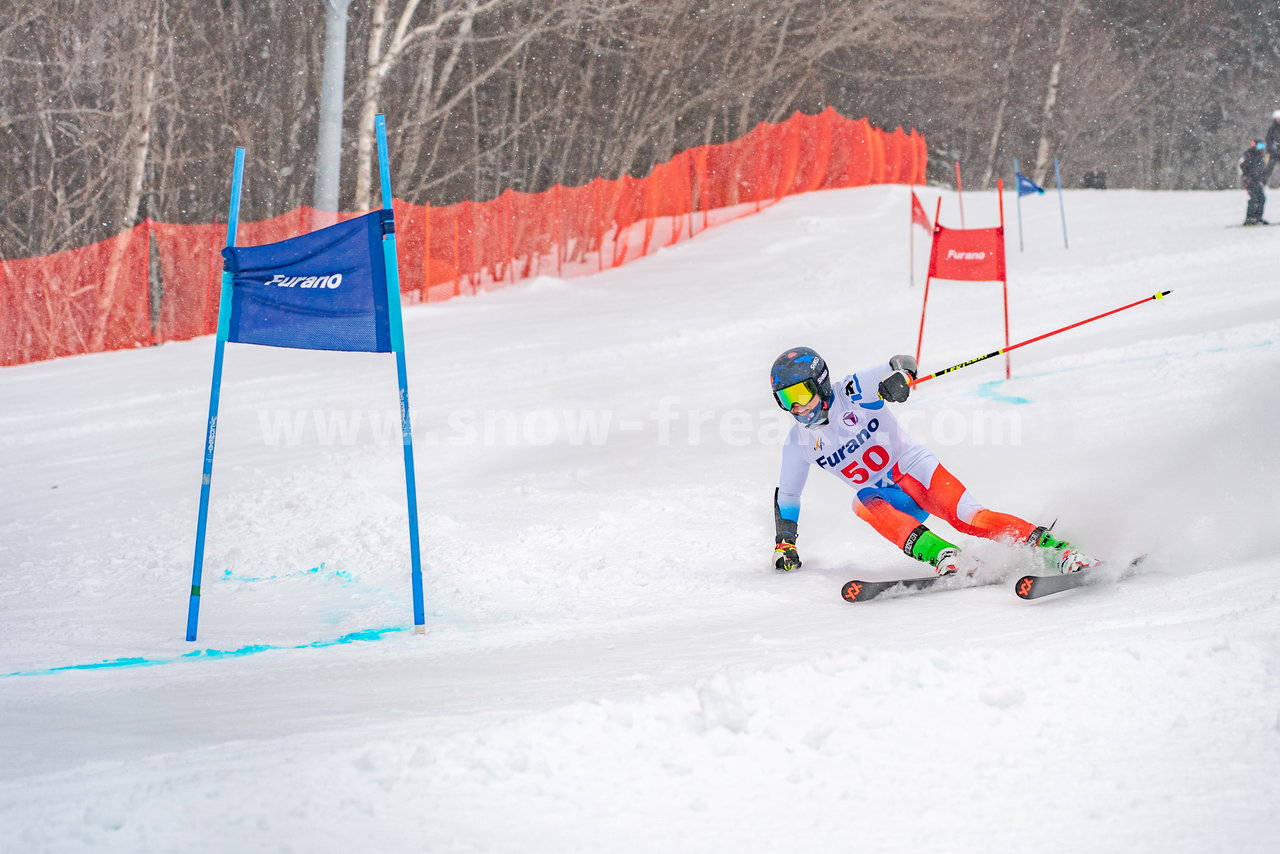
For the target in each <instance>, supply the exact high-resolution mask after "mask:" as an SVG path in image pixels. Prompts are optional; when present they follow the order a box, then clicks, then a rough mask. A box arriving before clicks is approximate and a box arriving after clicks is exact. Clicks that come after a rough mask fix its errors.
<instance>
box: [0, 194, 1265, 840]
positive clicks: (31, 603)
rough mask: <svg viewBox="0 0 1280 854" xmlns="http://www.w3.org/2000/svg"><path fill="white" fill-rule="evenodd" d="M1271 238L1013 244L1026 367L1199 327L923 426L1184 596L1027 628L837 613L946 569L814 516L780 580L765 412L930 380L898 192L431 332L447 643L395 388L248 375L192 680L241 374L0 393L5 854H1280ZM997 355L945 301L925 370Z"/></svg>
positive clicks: (996, 485)
mask: <svg viewBox="0 0 1280 854" xmlns="http://www.w3.org/2000/svg"><path fill="white" fill-rule="evenodd" d="M921 194H922V196H923V198H924V200H925V206H926V208H927V209H928V210H929V211H930V213H932V211H933V199H934V198H936V196H937V195H938V191H935V190H923V191H921ZM944 196H945V198H944V206H943V211H944V212H943V217H944V223H946V224H949V225H953V226H954V225H958V215H957V205H956V200H955V198H954V195H952V194H950V193H944ZM964 201H965V209H966V215H967V220H968V225H969V226H971V227H978V226H986V225H992V224H994V223H995V219H996V199H995V196H994V194H992V193H986V194H982V193H969V194H967V195H966V197H965V200H964ZM1244 201H1245V200H1244V196H1243V194H1241V193H1237V192H1231V193H1158V194H1157V193H1140V192H1129V191H1107V192H1084V191H1081V192H1069V193H1068V194H1067V198H1066V206H1067V211H1068V215H1069V217H1070V220H1069V226H1070V241H1071V248H1070V249H1064V248H1063V245H1062V234H1061V226H1060V223H1059V219H1058V210H1057V206H1056V200H1053V199H1052V197H1046V198H1044V199H1034V198H1033V199H1027V200H1024V202H1023V215H1024V222H1025V228H1026V234H1025V242H1026V251H1025V252H1019V251H1018V248H1017V247H1018V243H1017V228H1018V226H1017V222H1016V219H1015V208H1014V206H1013V199H1012V197H1009V198H1007V199H1006V202H1007V204H1006V212H1007V214H1008V220H1009V221H1008V245H1009V247H1010V257H1009V276H1010V315H1011V320H1012V327H1013V337H1014V340H1015V341H1016V340H1020V339H1022V338H1026V337H1030V336H1032V335H1036V334H1039V333H1041V332H1045V331H1048V330H1049V329H1053V328H1056V327H1058V326H1062V325H1064V324H1066V323H1070V322H1073V321H1075V320H1079V319H1082V318H1084V317H1088V316H1090V315H1093V314H1097V313H1099V312H1101V311H1105V310H1107V309H1110V308H1113V307H1116V306H1118V305H1122V304H1124V303H1127V302H1132V301H1133V300H1136V299H1140V298H1142V297H1144V296H1148V295H1150V294H1151V293H1153V292H1155V291H1157V290H1162V289H1167V288H1172V289H1173V290H1174V294H1173V295H1172V296H1171V297H1170V298H1169V299H1167V300H1163V301H1160V302H1154V303H1150V304H1148V305H1144V306H1142V307H1139V308H1136V309H1133V310H1132V311H1128V312H1124V313H1122V314H1119V315H1116V316H1114V317H1110V318H1107V319H1105V320H1102V321H1099V322H1098V323H1095V324H1091V325H1088V326H1085V327H1082V328H1080V329H1077V330H1074V331H1072V332H1068V333H1066V334H1063V335H1061V336H1057V337H1055V338H1052V339H1049V340H1047V341H1044V342H1042V343H1038V344H1035V345H1032V346H1030V347H1027V348H1024V349H1022V350H1019V351H1018V352H1017V353H1015V354H1014V356H1013V366H1014V378H1013V379H1012V380H1010V381H1006V380H1004V373H1003V364H1002V362H1001V360H999V359H992V360H989V361H987V362H985V363H983V364H981V365H977V366H975V367H972V368H968V369H965V370H964V371H960V372H957V373H956V374H953V375H950V376H947V377H944V378H941V379H938V380H935V381H932V382H930V383H927V384H925V385H923V386H921V387H920V388H918V389H917V390H916V392H915V393H914V394H913V396H912V398H911V400H910V401H909V402H908V403H907V404H905V405H904V406H903V407H901V408H900V410H899V411H900V412H901V413H903V417H904V418H905V419H906V420H907V423H908V424H909V425H910V426H911V428H912V429H913V431H914V432H916V433H917V435H919V436H920V437H921V438H923V439H924V440H925V441H926V442H927V443H928V444H930V445H931V446H932V447H933V448H934V449H935V451H936V452H937V453H938V454H939V456H940V457H941V458H942V460H943V461H944V462H945V463H946V464H947V466H948V467H949V468H950V469H951V470H952V471H954V472H956V474H957V475H958V476H960V477H961V479H963V480H964V481H965V482H966V483H967V484H968V485H969V487H970V488H971V489H972V490H973V491H974V493H975V494H976V495H977V496H978V498H979V499H980V500H982V501H983V502H984V503H987V504H989V505H991V506H993V507H996V508H999V509H1005V510H1008V511H1010V512H1014V513H1018V514H1020V515H1023V516H1026V517H1029V518H1033V519H1036V520H1040V521H1043V522H1045V523H1047V522H1049V521H1052V520H1054V519H1057V520H1058V527H1057V529H1056V530H1058V531H1060V532H1062V533H1063V534H1065V535H1066V536H1068V537H1070V538H1071V539H1073V540H1075V541H1077V542H1078V543H1080V544H1081V545H1082V546H1084V547H1085V548H1086V550H1088V551H1091V552H1094V553H1098V554H1100V555H1105V556H1111V557H1114V558H1117V559H1118V558H1122V557H1125V556H1128V555H1132V554H1137V553H1140V552H1149V553H1150V557H1149V559H1148V560H1147V562H1146V563H1145V564H1144V569H1143V571H1142V572H1141V573H1139V574H1137V575H1135V576H1134V577H1132V578H1129V579H1126V580H1123V581H1121V582H1120V583H1117V584H1114V585H1110V586H1099V587H1093V588H1089V589H1087V590H1083V591H1079V592H1074V593H1069V594H1064V595H1063V596H1061V597H1056V598H1052V599H1048V600H1044V601H1041V602H1038V603H1024V602H1022V601H1020V600H1018V599H1016V598H1015V597H1014V595H1013V593H1012V591H1011V589H1010V586H1009V585H1007V584H1005V585H998V586H993V587H984V588H975V589H971V590H964V591H955V592H945V593H937V594H929V595H920V596H914V597H903V598H898V599H891V600H887V601H876V602H870V603H866V604H860V605H849V604H847V603H845V602H843V601H842V600H841V599H840V597H839V590H840V586H841V584H842V583H843V582H844V581H846V580H848V579H849V578H852V577H854V576H862V577H875V578H887V577H905V576H908V575H912V574H916V573H917V572H918V567H917V566H916V565H914V564H912V562H911V561H909V560H908V559H907V558H905V557H904V556H902V555H901V554H900V553H898V552H897V551H896V550H895V549H894V548H893V547H892V546H890V545H889V544H887V543H886V542H884V541H883V540H881V539H880V538H879V537H878V536H877V535H876V534H875V533H874V532H873V531H872V530H871V529H870V528H868V527H866V526H865V525H863V524H862V523H861V522H859V521H858V520H857V519H856V518H855V517H854V516H853V514H852V513H851V511H850V508H849V500H850V498H851V494H850V493H849V492H848V490H847V489H845V488H844V487H842V486H841V485H840V484H837V483H835V482H834V480H833V479H830V478H825V477H823V476H822V475H820V474H815V475H814V476H813V477H812V478H810V484H809V487H808V490H807V491H806V495H805V506H804V510H803V513H802V517H801V528H800V530H801V540H800V542H801V554H802V556H803V558H804V560H805V565H804V568H803V570H801V571H800V572H797V573H794V574H791V575H786V576H780V575H777V574H775V573H774V572H773V571H772V570H771V569H770V568H769V561H770V557H771V549H772V536H773V529H772V505H771V499H772V492H773V487H774V479H775V476H776V471H777V462H778V454H779V446H778V445H779V441H780V437H781V434H782V431H783V429H784V428H785V427H786V420H787V416H786V415H784V414H783V413H781V412H779V411H778V410H777V409H776V408H775V407H774V406H773V404H772V402H771V399H770V395H769V391H768V388H767V385H766V383H767V380H766V374H767V369H768V366H769V364H770V362H771V361H772V359H773V357H774V356H775V355H776V354H777V353H778V352H779V351H780V350H782V349H783V348H785V347H788V346H793V345H796V344H806V345H809V346H812V347H814V348H816V349H817V350H819V352H821V353H823V354H824V355H825V356H826V357H827V359H828V361H829V362H831V363H832V364H833V367H834V369H835V370H836V371H837V372H847V371H849V370H853V369H855V368H858V367H862V366H865V365H867V364H871V363H875V362H878V361H882V360H883V359H884V358H886V357H887V356H889V355H891V354H893V353H895V352H911V351H912V350H913V349H914V346H915V334H916V326H917V323H918V320H919V311H920V297H921V292H922V287H921V285H922V283H923V274H922V271H923V268H924V262H925V257H926V245H925V244H926V240H925V239H924V234H923V232H918V233H917V235H916V251H917V259H916V271H917V272H916V283H915V286H914V287H911V286H910V285H909V282H908V267H907V262H908V257H907V240H908V225H907V212H908V195H907V190H906V189H905V188H899V187H877V188H865V189H858V190H846V191H834V192H824V193H814V194H810V195H807V196H803V197H797V198H792V199H788V200H785V201H784V202H782V203H780V204H778V205H777V206H775V207H773V208H770V209H768V210H767V211H765V212H764V213H762V214H760V215H759V216H756V217H752V218H748V219H746V220H742V221H739V222H736V223H733V224H730V225H726V226H723V227H721V228H718V229H714V230H712V231H710V232H707V233H706V234H704V235H701V236H699V237H698V238H696V239H695V240H693V241H690V242H688V243H685V244H682V245H679V246H676V247H672V248H670V249H668V250H665V251H663V252H661V253H659V254H658V255H656V256H654V257H651V258H648V259H645V260H642V261H640V262H638V263H635V264H633V265H631V266H628V267H625V268H622V269H619V270H615V271H612V272H608V273H604V274H601V275H597V276H592V277H589V278H583V279H575V280H570V281H560V280H555V279H548V278H543V279H538V280H535V281H533V282H532V283H529V284H527V285H524V286H520V287H516V288H513V289H509V290H506V291H501V292H494V293H489V294H483V295H481V296H479V297H476V298H473V299H463V300H457V301H453V302H450V303H445V304H441V305H437V306H426V307H419V308H412V309H409V310H408V311H407V312H406V316H405V322H406V334H407V336H408V341H409V353H408V358H409V371H410V380H411V389H410V396H411V400H412V403H413V406H414V409H415V434H416V440H417V443H416V451H417V477H418V483H419V492H420V501H421V506H422V523H423V536H424V563H425V584H426V596H427V611H428V623H429V626H430V632H429V633H428V634H427V635H426V636H425V637H419V636H415V635H413V634H412V633H411V632H410V631H407V628H408V626H409V625H410V622H411V613H410V598H409V593H410V591H409V581H408V546H407V538H406V534H405V511H404V494H403V470H402V461H401V451H400V446H399V444H398V442H397V438H398V436H397V429H396V418H397V411H396V394H395V372H394V366H393V363H392V361H391V360H390V358H389V357H387V356H373V355H363V354H334V353H311V352H292V351H281V350H274V349H271V348H255V347H242V346H239V345H232V346H231V347H229V348H228V356H227V365H226V373H225V383H224V387H223V395H222V409H221V418H220V422H219V428H220V429H219V435H218V448H217V463H216V467H215V471H214V480H213V502H212V512H211V519H210V539H209V546H208V554H207V562H206V568H205V575H204V582H205V583H204V597H203V600H204V604H203V613H202V622H201V635H200V640H199V641H198V642H197V643H195V644H188V643H186V642H184V641H183V628H184V622H185V617H186V602H187V593H188V585H189V579H190V571H191V554H192V544H193V540H194V528H195V518H196V506H197V498H198V488H199V474H200V463H201V448H202V444H203V438H204V419H205V411H206V407H207V401H208V383H209V369H210V365H211V362H212V350H213V343H212V340H210V339H203V340H199V341H193V342H187V343H182V344H173V345H168V346H165V347H162V348H159V349H152V350H140V351H132V352H122V353H109V354H101V355H92V356H83V357H78V358H73V359H64V360H59V361H55V362H48V363H40V364H34V365H27V366H21V367H13V368H5V369H3V370H0V471H2V472H3V483H4V488H3V490H2V491H0V768H2V769H3V771H4V773H3V774H0V839H4V840H5V842H4V844H3V846H0V847H3V848H4V849H5V850H11V851H20V852H69V851H87V850H93V851H119V852H144V851H156V852H168V851H183V852H226V851H237V852H256V851H308V852H356V851H361V852H362V851H384V850H414V851H432V852H474V851H483V852H549V854H550V852H556V854H559V852H576V851H581V852H601V851H617V852H657V851H681V852H684V851H689V852H694V851H696V852H706V851H725V852H757V851H758V852H765V851H770V852H772V851H804V852H827V851H830V852H843V851H913V852H914V851H939V852H942V851H945V852H988V851H1014V850H1018V851H1037V852H1078V851H1086V850H1089V851H1104V852H1107V851H1116V852H1120V851H1124V852H1132V851H1151V852H1208V851H1223V852H1269V851H1275V850H1280V813H1278V812H1277V809H1276V804H1277V803H1280V583H1278V578H1277V573H1278V572H1280V557H1277V548H1276V545H1275V537H1274V536H1273V534H1274V529H1273V528H1272V525H1274V524H1275V517H1276V512H1275V511H1276V509H1277V498H1276V492H1275V487H1274V483H1275V482H1276V480H1277V478H1278V477H1280V451H1278V450H1277V442H1276V439H1275V429H1274V422H1275V419H1276V417H1277V415H1280V385H1278V384H1277V382H1276V379H1275V378H1276V376H1277V372H1278V371H1280V348H1278V347H1277V344H1276V342H1277V339H1278V338H1280V272H1278V271H1277V268H1276V267H1277V264H1276V259H1277V257H1280V254H1278V252H1277V250H1278V249H1280V233H1276V232H1271V231H1270V230H1269V229H1265V228H1264V229H1244V228H1228V227H1227V226H1229V225H1233V224H1235V223H1237V222H1238V221H1239V219H1240V218H1241V217H1242V215H1243V208H1244ZM1000 311H1001V308H1000V297H999V288H998V286H996V285H989V284H961V283H952V282H942V283H936V285H935V287H934V290H933V294H932V296H931V300H930V306H929V317H928V325H927V328H926V334H925V342H924V352H923V357H922V368H923V369H925V370H937V369H940V368H943V367H946V366H948V365H951V364H953V363H955V362H959V361H962V360H964V359H966V358H969V357H972V356H976V355H979V354H982V353H986V352H989V351H990V350H993V349H995V348H996V347H998V346H1000V345H1001V344H1002V342H1003V330H1002V325H1001V314H1000ZM937 527H939V528H940V529H941V530H944V531H945V530H946V529H945V525H943V524H942V523H938V524H937ZM966 544H967V545H971V546H972V547H973V548H974V549H975V550H977V551H979V552H980V553H981V554H982V555H983V556H984V557H986V559H987V560H988V561H989V562H990V563H992V564H994V565H997V566H1001V565H1004V566H1007V567H1009V568H1010V569H1014V568H1016V567H1017V561H1016V558H1015V557H1014V556H1012V555H1010V554H1009V553H1008V552H1007V551H1006V550H1004V549H1003V548H1002V547H999V546H995V545H993V544H989V543H985V542H982V543H973V542H971V541H966ZM103 662H107V663H109V664H110V665H112V666H106V667H95V666H93V665H97V664H99V663H103ZM124 665H129V666H124Z"/></svg>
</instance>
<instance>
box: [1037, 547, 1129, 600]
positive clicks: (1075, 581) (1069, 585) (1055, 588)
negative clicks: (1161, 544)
mask: <svg viewBox="0 0 1280 854" xmlns="http://www.w3.org/2000/svg"><path fill="white" fill-rule="evenodd" d="M1145 557H1146V555H1139V556H1138V557H1136V558H1134V559H1133V560H1131V561H1129V565H1128V566H1126V567H1125V568H1124V570H1123V571H1122V572H1121V573H1120V574H1119V575H1116V574H1114V573H1111V572H1108V570H1109V569H1111V567H1110V566H1107V565H1106V564H1099V565H1098V566H1092V567H1089V568H1088V569H1081V570H1077V571H1076V572H1065V573H1062V574H1061V575H1024V576H1022V577H1021V578H1019V579H1018V580H1017V582H1015V583H1014V585H1013V592H1014V593H1017V594H1018V597H1019V598H1021V599H1039V598H1041V597H1042V596H1051V595H1053V594H1054V593H1061V592H1062V591H1064V590H1074V589H1075V588H1077V587H1084V586H1085V585H1086V584H1093V583H1095V582H1097V581H1100V580H1103V579H1106V578H1123V577H1124V576H1126V575H1129V574H1130V573H1131V572H1133V569H1134V567H1136V566H1137V565H1138V564H1140V563H1142V559H1143V558H1145Z"/></svg>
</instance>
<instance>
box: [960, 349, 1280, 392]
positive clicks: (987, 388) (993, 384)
mask: <svg viewBox="0 0 1280 854" xmlns="http://www.w3.org/2000/svg"><path fill="white" fill-rule="evenodd" d="M1274 344H1275V342H1274V341H1270V340H1268V341H1262V342H1259V343H1257V344H1242V345H1239V346H1235V347H1206V348H1205V349H1203V350H1201V351H1200V352H1201V353H1233V352H1235V351H1237V350H1254V349H1259V348H1262V347H1271V346H1273V345H1274ZM1171 358H1184V356H1183V355H1181V354H1178V353H1157V354H1155V355H1153V356H1134V357H1133V358H1130V359H1113V360H1109V361H1107V362H1091V363H1089V364H1087V365H1076V366H1074V367H1070V368H1056V369H1054V370H1052V371H1041V372H1039V373H1036V374H1024V375H1022V376H1019V377H1018V379H1020V380H1035V379H1041V378H1043V377H1052V376H1058V375H1061V374H1072V373H1076V372H1077V371H1087V370H1092V369H1093V368H1097V367H1099V366H1100V365H1126V364H1131V363H1133V362H1150V361H1154V360H1159V359H1171ZM1007 382H1009V380H991V381H989V382H985V383H980V384H979V385H978V390H977V391H976V392H975V394H977V396H978V397H984V398H988V399H990V400H994V401H997V402H999V403H1014V404H1025V403H1035V401H1034V400H1031V399H1030V398H1027V397H1019V396H1017V395H1005V394H1000V393H999V392H998V391H996V389H997V388H998V387H999V386H1000V385H1002V384H1004V383H1007Z"/></svg>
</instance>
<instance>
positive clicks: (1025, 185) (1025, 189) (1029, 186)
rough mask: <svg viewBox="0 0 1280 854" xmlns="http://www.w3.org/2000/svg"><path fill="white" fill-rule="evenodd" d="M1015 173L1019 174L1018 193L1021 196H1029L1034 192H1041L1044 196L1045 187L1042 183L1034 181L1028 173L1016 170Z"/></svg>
mask: <svg viewBox="0 0 1280 854" xmlns="http://www.w3.org/2000/svg"><path fill="white" fill-rule="evenodd" d="M1013 174H1014V175H1017V176H1018V195H1019V196H1029V195H1031V194H1032V193H1039V194H1040V195H1042V196H1043V195H1044V187H1041V186H1040V185H1038V184H1036V182H1035V181H1032V180H1031V179H1030V178H1028V177H1027V176H1026V175H1023V174H1022V173H1021V172H1014V173H1013Z"/></svg>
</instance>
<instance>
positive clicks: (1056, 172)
mask: <svg viewBox="0 0 1280 854" xmlns="http://www.w3.org/2000/svg"><path fill="white" fill-rule="evenodd" d="M1053 177H1054V179H1055V180H1056V181H1057V182H1058V213H1059V214H1061V215H1062V248H1063V249H1070V248H1071V247H1070V246H1068V245H1067V206H1066V205H1065V204H1064V203H1063V201H1062V170H1060V169H1059V168H1058V158H1056V157H1055V158H1053Z"/></svg>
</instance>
